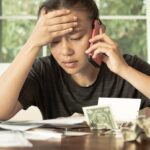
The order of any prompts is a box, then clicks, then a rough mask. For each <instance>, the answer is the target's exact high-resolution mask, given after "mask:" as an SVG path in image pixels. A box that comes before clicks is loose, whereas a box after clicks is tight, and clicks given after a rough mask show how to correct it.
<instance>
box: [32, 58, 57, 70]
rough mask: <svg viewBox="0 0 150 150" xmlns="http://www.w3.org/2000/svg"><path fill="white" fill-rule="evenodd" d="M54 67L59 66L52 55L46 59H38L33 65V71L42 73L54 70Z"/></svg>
mask: <svg viewBox="0 0 150 150" xmlns="http://www.w3.org/2000/svg"><path fill="white" fill-rule="evenodd" d="M54 66H57V63H56V61H55V60H54V58H53V57H52V56H51V55H50V56H46V57H39V58H37V59H36V60H35V61H34V63H33V66H32V69H34V70H37V71H38V72H40V71H43V70H47V69H48V70H51V69H52V68H54Z"/></svg>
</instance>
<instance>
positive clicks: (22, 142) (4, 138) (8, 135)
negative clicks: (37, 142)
mask: <svg viewBox="0 0 150 150" xmlns="http://www.w3.org/2000/svg"><path fill="white" fill-rule="evenodd" d="M0 147H32V143H30V142H29V141H28V140H27V139H26V138H25V137H24V135H23V134H22V133H21V132H17V131H0Z"/></svg>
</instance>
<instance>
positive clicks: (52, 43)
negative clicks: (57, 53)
mask: <svg viewBox="0 0 150 150" xmlns="http://www.w3.org/2000/svg"><path fill="white" fill-rule="evenodd" d="M59 42H60V41H52V42H51V45H56V44H59Z"/></svg>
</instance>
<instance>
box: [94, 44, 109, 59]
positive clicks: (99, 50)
mask: <svg viewBox="0 0 150 150" xmlns="http://www.w3.org/2000/svg"><path fill="white" fill-rule="evenodd" d="M109 53H110V49H108V48H105V47H102V48H99V49H96V50H95V51H94V53H93V55H92V58H96V57H97V56H98V55H99V54H104V55H105V56H109Z"/></svg>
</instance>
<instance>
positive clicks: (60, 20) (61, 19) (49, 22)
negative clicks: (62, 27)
mask: <svg viewBox="0 0 150 150" xmlns="http://www.w3.org/2000/svg"><path fill="white" fill-rule="evenodd" d="M67 22H77V17H76V16H74V15H66V16H61V17H56V18H53V19H48V20H47V25H56V24H62V23H67Z"/></svg>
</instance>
